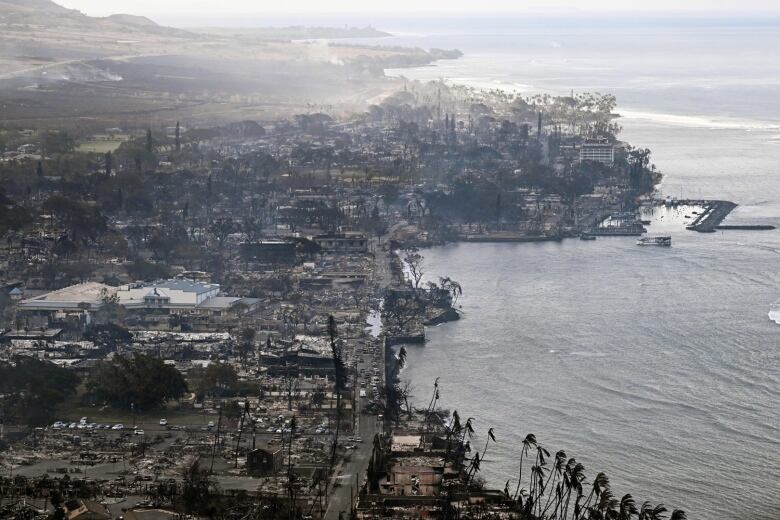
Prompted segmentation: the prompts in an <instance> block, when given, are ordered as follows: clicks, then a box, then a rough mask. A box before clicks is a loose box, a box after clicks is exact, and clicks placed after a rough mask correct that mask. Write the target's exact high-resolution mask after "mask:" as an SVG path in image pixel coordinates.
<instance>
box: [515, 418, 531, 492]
mask: <svg viewBox="0 0 780 520" xmlns="http://www.w3.org/2000/svg"><path fill="white" fill-rule="evenodd" d="M532 446H536V435H534V434H533V433H529V434H528V435H526V436H525V439H523V447H522V449H521V450H520V470H519V471H518V474H517V488H516V489H515V494H514V495H513V498H514V499H515V500H517V497H518V496H519V494H520V485H521V483H522V481H523V456H524V455H528V452H529V450H530V449H531V447H532Z"/></svg>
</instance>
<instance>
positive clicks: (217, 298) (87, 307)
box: [19, 280, 257, 316]
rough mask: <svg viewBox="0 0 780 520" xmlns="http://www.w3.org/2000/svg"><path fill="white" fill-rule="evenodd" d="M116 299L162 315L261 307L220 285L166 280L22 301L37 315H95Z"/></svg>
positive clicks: (81, 287) (81, 288)
mask: <svg viewBox="0 0 780 520" xmlns="http://www.w3.org/2000/svg"><path fill="white" fill-rule="evenodd" d="M112 300H113V301H115V302H116V303H117V304H119V305H121V306H122V307H124V308H126V309H128V310H138V311H148V312H155V313H162V314H206V315H220V314H222V313H223V312H226V311H229V310H230V309H231V308H232V307H234V306H235V305H237V304H239V303H241V304H243V305H245V306H247V307H248V308H252V307H254V306H256V304H257V300H255V299H252V298H237V297H232V296H221V295H220V286H219V285H218V284H207V283H201V282H195V281H192V280H162V281H159V282H153V283H137V284H130V285H123V286H120V287H111V286H110V285H105V284H102V283H96V282H88V283H83V284H77V285H71V286H70V287H65V288H64V289H60V290H57V291H53V292H50V293H46V294H43V295H41V296H37V297H35V298H30V299H27V300H22V301H21V302H20V303H19V309H20V310H22V311H27V312H31V313H37V314H48V315H57V314H59V315H67V314H86V315H87V316H89V314H90V313H91V312H96V311H99V310H100V309H102V308H103V307H104V306H105V305H107V302H108V301H112Z"/></svg>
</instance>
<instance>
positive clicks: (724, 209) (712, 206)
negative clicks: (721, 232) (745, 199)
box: [679, 200, 737, 233]
mask: <svg viewBox="0 0 780 520" xmlns="http://www.w3.org/2000/svg"><path fill="white" fill-rule="evenodd" d="M679 204H680V205H686V206H704V211H702V212H701V214H700V215H699V216H698V217H696V220H694V221H693V222H692V223H691V224H690V225H688V226H686V227H685V229H688V230H690V231H698V232H699V233H714V232H715V230H716V229H718V226H720V224H721V222H723V220H724V219H725V218H726V217H727V216H728V215H729V213H731V212H732V211H733V210H734V208H736V207H737V205H736V204H735V203H733V202H729V201H727V200H685V201H679Z"/></svg>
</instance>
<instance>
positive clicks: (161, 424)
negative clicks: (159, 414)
mask: <svg viewBox="0 0 780 520" xmlns="http://www.w3.org/2000/svg"><path fill="white" fill-rule="evenodd" d="M160 426H168V419H160Z"/></svg>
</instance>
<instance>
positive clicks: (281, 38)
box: [0, 0, 445, 125]
mask: <svg viewBox="0 0 780 520" xmlns="http://www.w3.org/2000/svg"><path fill="white" fill-rule="evenodd" d="M367 35H370V36H375V37H376V36H382V35H385V33H381V32H380V31H377V30H375V29H373V28H370V27H369V28H362V29H360V28H358V29H350V28H342V29H328V28H315V29H307V28H302V27H292V28H283V29H257V30H237V31H236V30H230V29H220V30H212V31H209V32H193V31H184V30H180V29H175V28H170V27H162V26H159V25H157V24H156V23H154V22H153V21H152V20H149V19H148V18H145V17H141V16H131V15H123V14H118V15H113V16H108V17H105V18H95V17H90V16H86V15H84V14H82V13H80V12H78V11H75V10H71V9H66V8H64V7H62V6H59V5H57V4H56V3H54V2H51V1H50V0H0V104H3V105H5V106H6V107H7V108H6V111H5V115H6V116H7V117H8V121H11V122H13V121H18V122H19V124H28V123H33V122H35V123H37V124H48V123H51V124H53V125H59V124H84V123H85V122H88V123H89V124H98V125H99V124H102V122H110V124H112V125H117V124H124V123H126V122H130V121H132V120H135V119H143V120H145V121H146V122H147V123H148V119H149V117H150V116H149V114H156V115H159V116H160V117H166V118H167V117H176V118H186V117H193V118H199V119H201V120H203V119H209V120H214V121H217V120H230V119H232V118H238V119H246V118H247V117H248V116H249V115H253V116H255V115H256V114H267V113H276V112H277V111H278V110H282V111H291V110H297V109H298V108H296V107H301V106H311V105H314V104H321V105H332V106H342V105H343V106H349V107H365V105H366V103H367V102H368V100H370V99H373V98H376V97H377V96H381V95H382V94H383V93H384V92H386V91H387V90H388V89H389V88H391V85H395V86H397V81H398V80H390V79H388V78H386V77H384V69H385V68H387V67H399V66H416V65H425V64H428V63H431V62H432V61H434V60H436V59H440V58H443V57H445V56H444V55H443V54H442V52H441V51H436V52H429V51H425V50H422V49H405V48H380V47H367V46H360V45H344V44H340V45H331V44H329V43H327V42H326V41H324V40H321V39H320V38H323V37H325V36H328V37H349V36H352V37H358V36H367ZM297 37H304V38H305V40H306V41H301V40H300V39H298V38H297ZM73 114H78V115H79V118H80V120H74V119H73ZM258 117H259V116H258Z"/></svg>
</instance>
